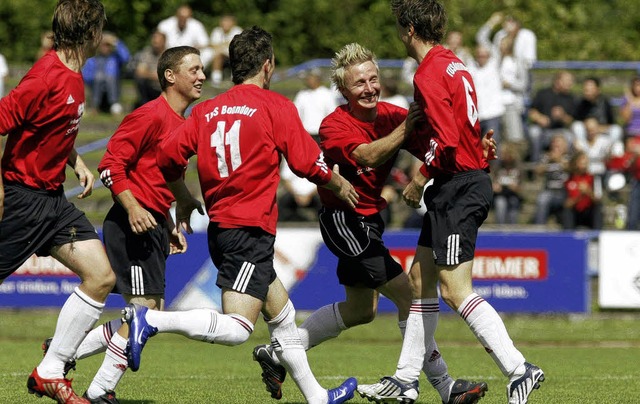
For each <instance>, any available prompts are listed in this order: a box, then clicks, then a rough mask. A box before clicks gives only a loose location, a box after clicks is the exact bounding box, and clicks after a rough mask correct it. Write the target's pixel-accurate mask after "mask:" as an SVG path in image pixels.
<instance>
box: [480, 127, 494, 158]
mask: <svg viewBox="0 0 640 404" xmlns="http://www.w3.org/2000/svg"><path fill="white" fill-rule="evenodd" d="M482 155H483V156H484V159H485V160H487V161H491V160H495V159H497V158H498V152H497V143H496V140H495V139H494V138H493V129H489V131H488V132H487V133H485V135H484V137H483V138H482Z"/></svg>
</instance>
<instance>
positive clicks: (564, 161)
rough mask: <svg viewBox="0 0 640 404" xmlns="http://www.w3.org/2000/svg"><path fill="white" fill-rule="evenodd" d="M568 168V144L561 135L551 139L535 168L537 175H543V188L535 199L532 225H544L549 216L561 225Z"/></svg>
mask: <svg viewBox="0 0 640 404" xmlns="http://www.w3.org/2000/svg"><path fill="white" fill-rule="evenodd" d="M568 167H569V144H568V143H567V139H566V138H565V137H564V136H562V135H561V134H555V135H554V136H553V137H552V138H551V144H550V146H549V151H548V152H546V153H545V154H544V156H543V157H542V160H541V161H540V162H539V163H538V165H537V166H536V169H535V172H536V174H537V175H544V188H543V190H542V191H541V192H540V193H539V194H538V196H537V198H536V213H535V217H534V223H535V224H539V225H546V224H547V222H548V221H549V217H550V216H552V215H553V216H555V217H556V219H557V220H558V223H562V209H563V207H564V201H565V199H566V196H565V188H564V183H565V182H566V180H567V177H568V175H567V170H568Z"/></svg>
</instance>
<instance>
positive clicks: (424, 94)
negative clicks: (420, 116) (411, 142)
mask: <svg viewBox="0 0 640 404" xmlns="http://www.w3.org/2000/svg"><path fill="white" fill-rule="evenodd" d="M413 85H414V99H415V101H416V102H418V104H419V105H420V106H421V107H422V109H423V111H424V113H425V115H426V116H427V123H426V124H425V125H422V126H419V127H418V128H417V131H416V137H417V139H416V142H418V143H419V144H420V149H421V151H422V153H421V154H422V157H421V159H422V160H423V161H424V162H425V164H424V165H423V166H422V167H421V168H420V171H421V172H422V174H424V175H425V176H427V177H429V178H436V177H438V176H440V175H443V174H455V173H459V172H464V171H471V170H486V169H488V167H489V165H488V163H487V162H486V161H485V159H484V157H483V150H482V134H481V133H480V122H479V120H478V108H477V100H476V90H475V86H474V84H473V80H472V78H471V74H469V72H468V71H467V67H466V66H465V65H464V64H463V63H462V62H461V61H460V59H458V58H457V57H456V55H455V54H454V53H453V52H451V51H450V50H448V49H445V48H444V47H442V46H441V45H437V46H435V47H434V48H432V49H431V50H430V51H429V52H428V53H427V55H426V56H425V58H424V60H423V61H422V63H420V66H418V69H417V70H416V74H415V75H414V77H413ZM496 96H497V95H496Z"/></svg>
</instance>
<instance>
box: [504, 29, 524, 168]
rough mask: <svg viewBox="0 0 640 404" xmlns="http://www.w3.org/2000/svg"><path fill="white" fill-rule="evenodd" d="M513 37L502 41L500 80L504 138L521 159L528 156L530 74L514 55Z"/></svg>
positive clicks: (507, 37)
mask: <svg viewBox="0 0 640 404" xmlns="http://www.w3.org/2000/svg"><path fill="white" fill-rule="evenodd" d="M513 42H514V41H513V37H510V36H506V37H504V38H503V39H502V40H501V41H500V54H501V55H502V59H501V61H500V80H501V81H502V94H501V99H502V104H503V105H504V114H503V115H502V138H503V139H504V141H509V142H511V143H513V145H514V147H516V148H517V152H518V154H519V156H520V159H523V158H524V157H525V156H526V154H527V149H528V145H527V141H526V139H525V134H524V125H523V122H522V121H523V119H522V115H523V114H524V111H525V93H526V91H527V87H528V82H529V80H528V74H527V71H526V68H525V66H524V63H523V62H522V61H521V60H519V59H517V58H516V57H515V56H514V54H513Z"/></svg>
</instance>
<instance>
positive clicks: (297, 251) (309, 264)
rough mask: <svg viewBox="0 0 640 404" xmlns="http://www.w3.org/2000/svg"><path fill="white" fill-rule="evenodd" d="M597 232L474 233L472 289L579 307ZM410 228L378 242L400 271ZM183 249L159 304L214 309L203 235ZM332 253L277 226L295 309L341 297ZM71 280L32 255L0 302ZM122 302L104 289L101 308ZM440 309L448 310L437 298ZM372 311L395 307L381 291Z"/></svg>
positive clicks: (520, 304) (41, 299)
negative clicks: (392, 258) (107, 293)
mask: <svg viewBox="0 0 640 404" xmlns="http://www.w3.org/2000/svg"><path fill="white" fill-rule="evenodd" d="M596 237H597V233H569V232H554V233H506V232H504V233H502V232H481V233H480V235H479V237H478V242H477V248H476V257H475V260H474V267H473V277H474V290H475V292H476V293H478V294H479V295H481V296H482V297H484V298H485V299H486V300H488V301H489V302H490V303H491V304H492V305H493V306H494V307H495V308H496V310H498V311H502V312H529V313H555V312H587V311H588V310H589V307H590V305H589V301H590V295H589V293H590V289H589V287H588V271H587V265H588V264H587V254H588V245H589V241H590V240H591V239H593V238H596ZM417 239H418V233H417V232H415V231H389V232H387V233H385V243H386V245H387V247H388V248H389V250H390V251H391V254H392V255H393V256H394V258H395V259H396V260H397V261H398V262H400V263H401V264H402V266H403V267H404V268H405V270H408V269H409V267H410V265H411V262H412V260H413V254H414V249H415V245H416V242H417ZM187 241H188V243H189V248H188V251H187V253H186V254H180V255H174V256H171V257H169V260H168V262H167V272H166V293H165V300H166V306H167V307H168V308H169V309H170V310H186V309H191V308H197V307H210V308H214V309H218V310H219V309H220V304H221V303H220V290H219V288H218V287H217V286H216V284H215V281H216V277H217V269H216V268H215V266H214V265H213V263H212V262H211V259H210V258H209V252H208V247H207V238H206V234H205V233H195V234H192V235H189V236H188V237H187ZM336 264H337V259H336V258H335V256H334V255H333V254H331V252H329V250H328V249H327V248H326V247H325V246H324V244H323V242H322V238H321V236H320V232H319V230H318V229H317V228H308V229H279V230H278V235H277V237H276V245H275V256H274V267H275V269H276V272H277V273H278V277H279V278H280V279H281V280H282V282H283V284H284V286H285V287H286V288H287V289H288V290H289V291H290V294H291V300H292V301H293V302H294V305H295V306H296V309H298V310H315V309H317V308H319V307H321V306H324V305H326V304H329V303H332V302H335V301H342V300H343V299H344V288H343V287H342V286H341V285H339V284H338V280H337V277H336V274H335V268H336ZM78 284H79V279H78V277H77V276H75V275H74V274H73V273H71V272H70V271H69V270H68V269H67V268H65V267H64V266H62V265H61V264H60V263H58V262H57V261H55V260H53V259H51V258H49V257H44V258H43V257H40V258H37V257H32V258H31V259H29V260H28V261H27V262H26V263H25V264H24V265H23V266H22V267H21V268H20V269H19V270H18V271H17V272H16V273H14V274H13V275H11V276H10V277H9V278H7V279H6V280H5V282H4V283H3V284H2V285H0V307H61V306H62V305H63V304H64V302H65V301H66V299H67V297H68V296H69V294H70V293H72V291H73V288H74V287H76V286H77V285H78ZM123 304H124V301H123V300H122V298H121V297H120V296H119V295H113V294H112V295H110V296H109V298H108V299H107V307H110V308H120V307H122V306H123ZM441 309H442V310H443V311H446V310H449V309H448V308H447V307H446V305H444V304H441ZM379 310H380V311H391V312H393V311H395V310H396V309H395V307H394V306H393V304H392V303H391V302H390V301H389V300H387V299H386V298H384V297H382V298H381V300H380V304H379Z"/></svg>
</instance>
